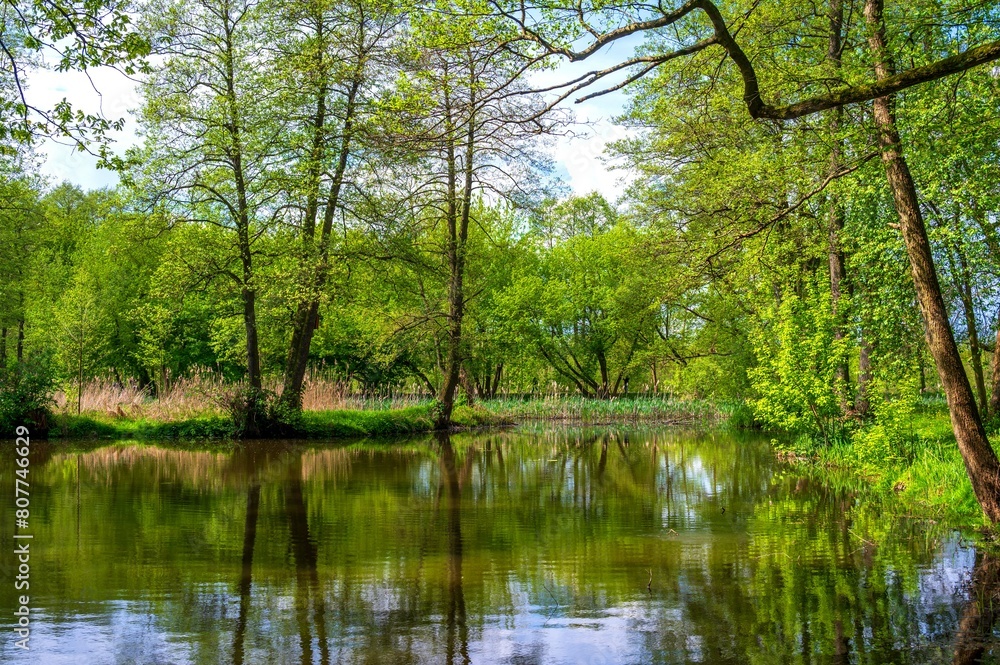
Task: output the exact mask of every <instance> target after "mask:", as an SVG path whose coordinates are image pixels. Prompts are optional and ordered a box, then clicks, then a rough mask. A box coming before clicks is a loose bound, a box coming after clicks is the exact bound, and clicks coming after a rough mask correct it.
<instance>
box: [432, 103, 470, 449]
mask: <svg viewBox="0 0 1000 665" xmlns="http://www.w3.org/2000/svg"><path fill="white" fill-rule="evenodd" d="M474 107H475V98H474V95H473V96H472V98H471V99H470V101H469V108H470V109H471V108H474ZM445 108H446V113H447V115H448V116H451V113H452V110H451V102H450V99H449V98H448V94H447V92H445ZM447 123H448V127H449V128H453V127H454V125H453V124H452V123H453V121H452V118H451V117H449V118H448V119H447ZM449 134H450V132H449ZM446 140H447V141H448V145H447V159H448V202H447V213H446V216H447V223H448V246H447V250H446V258H447V261H448V347H447V352H446V355H445V365H444V377H443V380H442V382H441V390H440V392H439V393H438V402H439V405H440V407H439V408H440V411H439V413H438V418H437V427H438V428H439V429H443V428H446V427H449V426H450V425H451V412H452V410H453V409H454V407H455V389H456V388H457V387H458V382H459V373H460V372H461V368H462V362H463V360H464V357H463V353H462V319H463V317H464V315H465V288H464V280H465V250H466V241H467V240H468V237H469V220H470V215H471V212H472V211H471V206H472V184H473V182H472V177H473V158H474V156H475V140H476V119H475V117H474V115H471V116H470V117H469V119H468V125H467V127H466V134H465V140H464V146H463V148H464V150H463V152H464V155H463V156H464V160H465V161H464V163H463V165H462V166H463V169H462V171H463V176H464V182H463V184H462V186H461V194H459V184H458V157H457V155H456V150H455V148H456V145H455V143H456V142H455V140H454V138H453V137H452V136H450V135H449V136H448V137H447V139H446Z"/></svg>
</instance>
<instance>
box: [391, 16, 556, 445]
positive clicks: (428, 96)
mask: <svg viewBox="0 0 1000 665" xmlns="http://www.w3.org/2000/svg"><path fill="white" fill-rule="evenodd" d="M446 8H448V7H446ZM452 9H454V8H453V7H452ZM498 29H499V26H498V25H495V24H494V23H491V22H488V21H487V22H484V21H483V20H482V19H481V17H477V16H472V15H467V16H466V17H465V18H463V19H461V20H456V19H455V17H454V15H449V14H447V13H442V12H440V11H429V12H426V13H424V14H421V15H420V17H419V20H418V21H417V23H416V24H415V28H414V42H413V44H412V56H413V57H412V60H411V61H410V64H409V69H408V70H407V71H406V74H407V75H408V77H409V81H408V82H407V83H406V84H405V85H401V87H400V91H399V93H398V94H397V95H396V96H395V98H394V99H393V100H391V101H390V102H389V103H388V106H387V110H388V111H390V112H392V113H394V114H395V115H396V116H397V117H398V118H399V124H398V127H399V129H400V130H401V131H400V133H399V134H396V135H395V138H396V139H397V140H398V141H400V144H401V147H402V148H403V151H404V152H405V153H408V154H409V155H411V156H412V157H413V158H415V159H414V161H413V162H412V166H404V167H403V168H404V169H405V170H406V171H408V173H407V176H406V177H405V178H401V179H400V183H401V185H402V187H403V188H404V189H403V191H404V193H405V194H404V195H403V196H402V197H401V198H402V199H404V200H406V201H407V202H408V207H409V211H410V212H409V217H408V219H407V220H406V221H407V223H408V224H411V225H412V228H414V229H419V230H418V231H417V235H418V237H419V239H420V243H421V246H420V247H419V250H420V251H421V252H427V253H428V254H429V256H428V255H425V257H426V258H424V259H423V260H421V261H419V263H422V264H423V265H424V266H427V267H430V269H431V270H433V271H434V273H436V276H437V279H438V280H440V281H442V282H443V283H444V284H445V285H446V286H445V290H444V296H443V302H442V303H440V306H438V304H437V303H434V304H433V306H432V308H431V309H432V310H433V311H429V312H428V313H427V314H426V315H425V318H426V319H428V320H430V321H434V322H442V325H441V328H440V333H441V335H442V337H443V339H442V343H441V345H440V347H439V348H441V349H442V353H441V354H440V355H439V363H438V364H439V366H440V371H441V381H440V384H439V385H438V386H437V390H436V392H437V399H438V403H439V413H438V416H437V424H438V427H440V428H444V427H446V426H448V424H449V423H450V421H451V413H452V409H453V408H454V404H455V394H456V390H457V388H458V385H459V381H460V377H461V373H462V370H463V366H464V363H465V361H466V359H467V354H468V351H467V349H466V338H465V336H464V333H463V325H464V321H465V312H466V305H467V302H468V300H469V299H470V298H471V297H472V295H474V294H470V293H469V292H468V291H467V289H466V286H467V285H466V278H467V267H468V266H467V261H468V250H469V237H470V232H472V231H473V230H474V229H475V228H477V227H480V226H481V224H480V221H479V219H478V218H477V216H476V204H477V198H478V197H479V196H484V197H485V196H495V197H503V198H509V199H511V200H516V199H517V198H522V199H523V198H525V197H526V195H527V194H528V193H529V191H530V189H532V188H531V187H530V185H528V184H527V183H529V182H530V181H531V179H532V176H533V175H534V174H537V173H538V172H539V171H542V170H543V169H544V167H545V164H544V160H542V159H541V158H540V157H539V156H537V155H535V154H533V152H534V151H533V147H534V146H533V145H532V142H533V140H535V139H537V138H538V137H539V136H544V135H545V134H548V133H550V132H552V131H553V128H554V126H555V122H556V120H555V119H548V120H545V119H543V118H542V117H541V112H542V108H543V106H544V105H543V103H542V101H541V99H540V98H539V97H537V96H534V95H530V94H528V93H529V92H530V91H529V90H528V89H527V87H526V86H525V84H524V82H523V81H522V80H521V76H522V74H523V73H524V71H526V68H527V67H529V66H530V64H531V63H530V61H526V60H525V59H524V58H523V57H522V56H521V55H520V54H519V53H517V52H516V51H512V50H511V49H508V48H506V47H505V46H504V44H503V41H502V40H501V39H500V38H499V36H498V34H497V30H498Z"/></svg>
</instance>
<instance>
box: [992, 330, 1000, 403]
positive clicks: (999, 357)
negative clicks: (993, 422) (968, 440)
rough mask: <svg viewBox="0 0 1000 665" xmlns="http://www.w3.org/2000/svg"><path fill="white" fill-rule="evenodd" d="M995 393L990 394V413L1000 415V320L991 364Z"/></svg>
mask: <svg viewBox="0 0 1000 665" xmlns="http://www.w3.org/2000/svg"><path fill="white" fill-rule="evenodd" d="M990 366H991V369H992V372H991V374H992V376H991V379H992V380H991V381H990V383H992V384H993V392H992V394H990V413H992V414H993V415H994V416H996V415H998V414H1000V320H998V321H997V334H996V339H995V340H994V342H993V360H992V362H991V363H990Z"/></svg>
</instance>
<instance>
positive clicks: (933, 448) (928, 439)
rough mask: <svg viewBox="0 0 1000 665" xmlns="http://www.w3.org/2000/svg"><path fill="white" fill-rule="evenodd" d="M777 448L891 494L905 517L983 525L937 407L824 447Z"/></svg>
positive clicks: (998, 440) (943, 412)
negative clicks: (852, 475)
mask: <svg viewBox="0 0 1000 665" xmlns="http://www.w3.org/2000/svg"><path fill="white" fill-rule="evenodd" d="M990 440H991V441H992V443H993V446H994V448H996V447H997V446H998V444H1000V435H998V434H991V436H990ZM777 447H778V448H779V450H783V452H786V453H797V454H803V453H805V454H806V456H807V457H808V458H810V459H812V460H814V461H816V462H818V463H819V464H820V465H825V466H829V467H836V468H840V469H851V470H853V471H854V473H855V474H857V475H858V476H860V477H861V478H863V479H864V480H865V481H866V482H867V483H868V484H869V485H870V486H871V488H872V489H873V490H874V491H877V492H881V493H885V494H888V493H891V494H893V495H894V496H895V501H894V503H895V505H896V506H897V509H898V510H901V511H902V512H903V513H904V514H908V515H911V516H913V517H918V518H929V519H935V520H943V521H946V522H948V523H949V524H953V525H955V526H967V527H979V526H984V525H986V524H987V522H986V519H985V517H984V515H983V512H982V509H981V508H980V507H979V504H978V502H977V501H976V497H975V495H974V494H973V491H972V485H971V483H970V482H969V478H968V476H967V475H966V471H965V465H964V463H963V461H962V456H961V454H960V453H959V451H958V446H957V444H956V443H955V436H954V434H953V433H952V429H951V422H950V420H949V417H948V411H947V409H946V408H945V407H943V406H942V405H932V406H930V407H928V406H925V407H924V408H921V409H918V410H916V411H915V412H913V413H910V414H907V417H906V418H904V419H901V420H900V422H898V423H894V424H893V425H892V426H887V425H886V424H877V425H868V426H865V427H861V428H858V429H855V430H854V431H852V432H850V433H848V435H847V436H845V437H843V438H842V439H840V440H838V441H836V442H834V443H833V444H832V445H829V446H824V445H818V444H817V445H815V446H814V447H812V449H811V450H803V443H802V441H801V440H800V441H797V442H795V443H793V444H789V445H782V444H778V446H777Z"/></svg>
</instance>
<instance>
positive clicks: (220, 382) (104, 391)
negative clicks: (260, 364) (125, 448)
mask: <svg viewBox="0 0 1000 665" xmlns="http://www.w3.org/2000/svg"><path fill="white" fill-rule="evenodd" d="M233 388H234V384H232V383H231V382H227V381H225V380H224V379H223V378H222V376H220V375H219V374H217V373H215V372H210V371H196V372H192V373H191V374H190V375H188V376H182V377H178V378H176V379H173V380H172V381H170V382H169V386H168V389H167V391H166V393H165V394H163V395H155V394H154V390H153V389H152V387H151V386H147V387H146V388H140V387H139V386H138V384H136V383H135V382H133V381H126V382H124V383H122V382H119V381H116V380H115V379H114V378H112V377H98V378H95V379H91V380H90V381H88V382H87V383H85V384H84V386H83V391H82V394H81V395H80V403H79V406H80V414H81V415H91V416H94V415H97V416H105V417H112V418H129V419H141V418H144V419H148V420H163V421H166V420H187V419H191V418H199V417H203V416H221V415H224V414H225V409H224V408H223V406H222V399H223V398H224V397H225V396H226V395H227V394H229V393H231V392H232V390H233ZM264 388H265V389H266V390H269V391H271V392H273V393H275V394H277V395H280V394H281V380H280V379H279V378H277V377H271V378H268V379H267V380H266V381H265V382H264ZM54 399H55V406H56V411H57V412H58V413H63V414H75V413H77V395H76V391H75V390H72V389H70V391H59V392H57V393H56V394H55V396H54ZM430 402H431V398H430V397H429V396H427V395H422V394H418V393H410V392H404V391H401V390H394V389H383V390H377V391H359V390H358V389H357V387H356V386H355V385H354V384H353V383H352V382H350V381H345V380H343V379H339V378H335V377H330V376H328V375H325V374H324V373H322V372H320V371H310V372H309V373H308V374H307V375H306V378H305V382H304V383H303V386H302V408H303V410H305V411H388V410H398V409H406V408H409V407H412V406H422V405H427V404H430Z"/></svg>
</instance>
